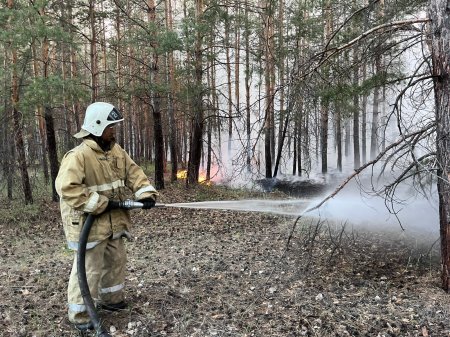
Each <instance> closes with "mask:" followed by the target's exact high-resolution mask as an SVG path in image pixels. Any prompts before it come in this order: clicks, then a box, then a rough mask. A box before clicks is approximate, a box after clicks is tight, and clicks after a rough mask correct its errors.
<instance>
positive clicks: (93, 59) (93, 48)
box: [89, 0, 99, 102]
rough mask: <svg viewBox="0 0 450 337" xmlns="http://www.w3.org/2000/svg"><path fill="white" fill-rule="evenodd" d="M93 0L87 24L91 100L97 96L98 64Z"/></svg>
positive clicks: (93, 100)
mask: <svg viewBox="0 0 450 337" xmlns="http://www.w3.org/2000/svg"><path fill="white" fill-rule="evenodd" d="M95 19H96V18H95V1H94V0H89V24H90V30H91V38H90V50H89V56H90V65H91V101H92V102H95V101H96V100H97V98H98V76H99V71H98V64H97V30H96V25H95Z"/></svg>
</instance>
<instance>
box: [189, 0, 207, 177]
mask: <svg viewBox="0 0 450 337" xmlns="http://www.w3.org/2000/svg"><path fill="white" fill-rule="evenodd" d="M195 18H196V24H197V32H196V39H195V51H194V53H195V56H194V63H195V64H194V71H195V74H194V78H195V92H194V95H193V103H192V109H193V117H192V119H191V141H190V151H189V162H188V171H187V179H186V184H187V185H188V186H189V185H194V184H197V183H198V176H199V170H200V160H201V154H202V145H203V123H204V121H203V88H202V79H203V64H202V60H203V52H202V45H203V35H202V34H203V33H202V31H201V29H200V25H201V24H202V18H203V0H195Z"/></svg>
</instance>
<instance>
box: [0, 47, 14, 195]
mask: <svg viewBox="0 0 450 337" xmlns="http://www.w3.org/2000/svg"><path fill="white" fill-rule="evenodd" d="M4 57H5V59H4V62H3V71H4V73H5V74H8V72H7V68H9V66H10V65H9V64H8V61H9V60H8V52H7V50H6V49H5V54H4ZM4 78H5V82H4V84H3V90H4V92H6V91H7V90H8V89H7V88H8V87H9V81H10V78H8V77H7V76H5V77H4ZM8 103H9V102H8V97H7V95H3V112H4V116H3V118H2V120H3V121H4V122H3V123H1V127H0V129H1V130H2V132H1V133H0V134H2V135H3V136H4V137H3V139H2V140H1V141H2V147H3V158H2V168H3V176H4V177H5V178H6V190H7V196H8V199H9V200H11V199H12V198H13V193H12V191H13V171H14V170H13V163H14V143H13V142H11V139H10V137H11V136H10V133H9V131H10V129H12V128H11V125H10V120H11V118H10V116H9V111H10V109H9V105H8Z"/></svg>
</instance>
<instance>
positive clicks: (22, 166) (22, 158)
mask: <svg viewBox="0 0 450 337" xmlns="http://www.w3.org/2000/svg"><path fill="white" fill-rule="evenodd" d="M8 7H9V8H10V9H13V7H14V1H13V0H8ZM10 50H11V56H12V57H11V66H12V69H13V72H12V80H11V88H12V90H11V91H12V93H11V109H12V117H13V125H14V132H15V134H14V143H15V145H16V151H17V160H18V163H19V170H20V173H21V181H22V191H23V194H24V198H25V204H32V203H33V194H32V191H31V184H30V177H29V175H28V165H27V161H26V153H25V144H24V140H23V138H24V137H23V123H22V114H21V113H20V111H19V110H18V106H19V76H18V74H17V72H18V71H17V67H18V66H19V65H18V56H17V50H16V48H15V47H14V45H13V44H12V43H10Z"/></svg>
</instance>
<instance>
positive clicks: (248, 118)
mask: <svg viewBox="0 0 450 337" xmlns="http://www.w3.org/2000/svg"><path fill="white" fill-rule="evenodd" d="M248 6H249V4H248V0H245V14H244V15H245V28H244V29H245V33H244V34H245V112H246V113H245V130H246V134H247V139H246V147H247V148H246V162H247V172H250V171H251V158H252V145H251V136H252V135H251V133H252V130H251V111H250V94H251V93H250V76H251V74H250V22H249V15H248V11H249V8H248Z"/></svg>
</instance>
